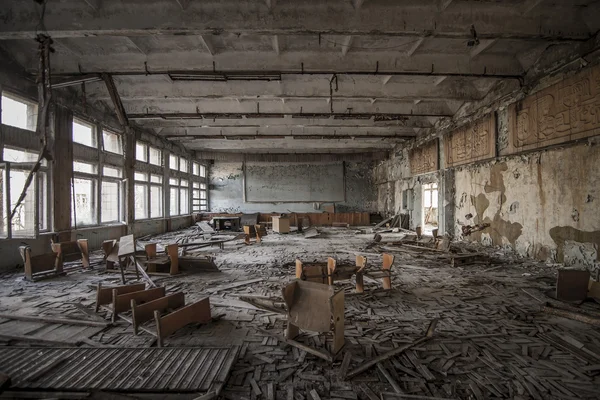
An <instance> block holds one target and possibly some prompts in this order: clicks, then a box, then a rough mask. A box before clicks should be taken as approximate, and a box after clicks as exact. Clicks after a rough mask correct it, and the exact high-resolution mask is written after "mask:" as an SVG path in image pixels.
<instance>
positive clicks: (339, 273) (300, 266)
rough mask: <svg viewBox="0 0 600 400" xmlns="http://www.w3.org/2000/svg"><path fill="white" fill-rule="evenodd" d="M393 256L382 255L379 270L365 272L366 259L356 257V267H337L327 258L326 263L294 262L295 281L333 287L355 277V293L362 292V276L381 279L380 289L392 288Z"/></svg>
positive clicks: (330, 258)
mask: <svg viewBox="0 0 600 400" xmlns="http://www.w3.org/2000/svg"><path fill="white" fill-rule="evenodd" d="M393 263H394V256H393V255H391V254H387V253H384V254H383V265H382V267H381V270H379V271H372V272H367V270H366V268H367V258H366V257H363V256H360V255H359V256H356V265H338V263H337V261H336V260H335V259H334V258H332V257H329V258H328V259H327V263H307V264H305V263H303V262H302V261H300V260H296V279H300V280H304V281H309V282H317V283H324V284H328V285H333V284H334V282H335V281H340V280H347V279H350V278H352V276H353V275H356V293H363V292H364V278H363V277H364V276H367V277H369V278H371V279H381V281H382V288H383V289H384V290H389V289H391V288H392V274H391V268H392V265H393Z"/></svg>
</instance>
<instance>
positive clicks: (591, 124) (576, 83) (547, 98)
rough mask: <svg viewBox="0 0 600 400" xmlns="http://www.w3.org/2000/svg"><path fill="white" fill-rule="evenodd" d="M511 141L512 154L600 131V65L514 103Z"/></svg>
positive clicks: (510, 112)
mask: <svg viewBox="0 0 600 400" xmlns="http://www.w3.org/2000/svg"><path fill="white" fill-rule="evenodd" d="M508 112H509V114H508V115H509V144H508V147H507V148H506V149H504V150H503V151H502V152H501V153H502V154H503V155H504V154H512V153H517V152H520V151H524V150H532V149H538V148H541V147H546V146H551V145H554V144H560V143H565V142H568V141H571V140H575V139H581V138H585V137H589V136H594V135H598V134H600V67H594V68H590V69H587V70H585V71H583V72H580V73H579V74H577V75H575V76H573V77H571V78H568V79H565V80H563V81H561V82H559V83H557V84H555V85H553V86H550V87H548V88H546V89H544V90H542V91H540V92H538V93H536V94H534V95H531V96H529V97H526V98H525V99H523V100H521V101H520V102H517V103H515V104H511V105H510V107H509V109H508Z"/></svg>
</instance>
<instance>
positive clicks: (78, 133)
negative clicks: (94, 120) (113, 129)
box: [73, 118, 97, 147]
mask: <svg viewBox="0 0 600 400" xmlns="http://www.w3.org/2000/svg"><path fill="white" fill-rule="evenodd" d="M73 142H75V143H79V144H82V145H84V146H88V147H97V142H96V130H95V129H94V126H93V125H92V124H90V123H87V122H85V121H82V120H80V119H77V118H73Z"/></svg>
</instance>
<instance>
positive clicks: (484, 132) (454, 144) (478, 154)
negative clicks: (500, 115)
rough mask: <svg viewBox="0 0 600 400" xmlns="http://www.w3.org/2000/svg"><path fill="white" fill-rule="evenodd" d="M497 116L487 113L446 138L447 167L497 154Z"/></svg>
mask: <svg viewBox="0 0 600 400" xmlns="http://www.w3.org/2000/svg"><path fill="white" fill-rule="evenodd" d="M495 137H496V118H495V116H494V114H490V115H487V116H485V117H483V118H481V119H478V120H477V121H474V122H472V123H470V124H467V125H465V126H462V127H460V128H458V129H457V130H455V131H454V132H452V133H450V134H449V135H448V136H446V137H445V138H444V151H445V155H446V167H455V166H457V165H463V164H468V163H472V162H475V161H481V160H486V159H488V158H493V157H495V156H496V145H495Z"/></svg>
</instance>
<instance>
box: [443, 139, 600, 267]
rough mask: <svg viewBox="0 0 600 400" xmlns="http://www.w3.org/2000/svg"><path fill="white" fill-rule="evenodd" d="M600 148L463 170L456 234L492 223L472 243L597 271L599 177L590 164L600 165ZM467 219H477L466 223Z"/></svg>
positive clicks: (589, 145) (458, 174)
mask: <svg viewBox="0 0 600 400" xmlns="http://www.w3.org/2000/svg"><path fill="white" fill-rule="evenodd" d="M598 144H600V140H599V138H598V137H596V138H595V139H590V140H588V141H587V142H585V143H583V144H577V145H572V146H569V147H562V148H555V149H550V150H546V151H541V152H535V153H529V154H525V155H517V156H511V157H506V158H500V159H498V160H496V161H492V162H487V163H483V164H479V165H471V166H467V167H463V168H457V169H456V170H455V185H456V198H455V201H456V224H455V229H456V234H457V235H458V236H461V227H462V225H471V224H473V223H489V224H490V225H491V226H490V227H489V228H487V229H485V230H484V231H482V232H478V233H475V234H472V235H471V237H470V240H479V241H481V242H482V243H484V244H488V245H496V246H511V247H513V248H514V249H515V250H517V251H518V252H519V253H520V254H522V255H526V256H530V257H535V258H537V259H541V260H548V261H558V262H564V263H565V264H567V265H568V264H583V265H585V266H586V267H588V268H590V269H594V268H598V265H599V264H598V261H599V260H600V258H599V254H598V246H600V213H598V202H599V201H600V199H599V196H600V170H599V169H598V167H597V164H596V163H595V162H591V160H598V159H600V147H599V146H598ZM586 160H587V161H586ZM468 214H472V215H473V218H472V219H469V220H467V218H466V217H465V216H466V215H468Z"/></svg>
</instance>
